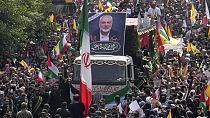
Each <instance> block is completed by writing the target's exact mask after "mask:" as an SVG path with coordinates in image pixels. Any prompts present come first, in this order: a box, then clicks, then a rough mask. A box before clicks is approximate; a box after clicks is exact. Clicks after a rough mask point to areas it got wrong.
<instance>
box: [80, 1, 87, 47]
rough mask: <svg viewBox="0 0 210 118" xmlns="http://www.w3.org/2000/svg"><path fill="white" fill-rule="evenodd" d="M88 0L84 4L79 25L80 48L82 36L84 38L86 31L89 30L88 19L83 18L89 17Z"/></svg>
mask: <svg viewBox="0 0 210 118" xmlns="http://www.w3.org/2000/svg"><path fill="white" fill-rule="evenodd" d="M87 4H88V2H87V0H85V1H84V4H83V9H82V13H81V15H80V17H79V24H80V25H79V26H80V30H81V32H80V48H81V47H82V38H83V34H84V32H89V27H88V20H83V19H88V11H87V10H88V6H87Z"/></svg>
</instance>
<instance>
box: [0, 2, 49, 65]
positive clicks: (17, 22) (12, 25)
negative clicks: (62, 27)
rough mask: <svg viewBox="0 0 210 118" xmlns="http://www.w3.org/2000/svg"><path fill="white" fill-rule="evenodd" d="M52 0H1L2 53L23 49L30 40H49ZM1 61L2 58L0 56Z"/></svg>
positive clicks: (3, 55) (0, 51)
mask: <svg viewBox="0 0 210 118" xmlns="http://www.w3.org/2000/svg"><path fill="white" fill-rule="evenodd" d="M50 6H51V1H50V0H1V1H0V27H1V28H0V45H1V48H0V54H1V56H2V57H8V56H10V53H12V52H14V51H16V50H20V49H22V47H24V46H25V45H26V44H27V43H28V42H29V41H33V42H39V41H41V40H47V38H48V36H49V34H50V32H51V31H52V26H51V25H50V23H49V21H48V12H49V9H50ZM0 62H2V59H1V57H0Z"/></svg>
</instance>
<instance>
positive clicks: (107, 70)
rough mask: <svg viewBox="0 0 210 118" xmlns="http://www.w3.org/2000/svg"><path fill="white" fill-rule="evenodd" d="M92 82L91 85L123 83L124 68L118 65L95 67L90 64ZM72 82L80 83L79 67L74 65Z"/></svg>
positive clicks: (124, 76)
mask: <svg viewBox="0 0 210 118" xmlns="http://www.w3.org/2000/svg"><path fill="white" fill-rule="evenodd" d="M91 69H92V82H93V84H117V83H125V82H126V81H125V80H126V74H125V73H126V67H125V66H119V65H116V64H114V65H107V64H102V65H96V64H92V66H91ZM73 81H76V82H79V81H80V65H74V78H73Z"/></svg>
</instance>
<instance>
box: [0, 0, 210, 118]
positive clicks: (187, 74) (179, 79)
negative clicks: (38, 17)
mask: <svg viewBox="0 0 210 118" xmlns="http://www.w3.org/2000/svg"><path fill="white" fill-rule="evenodd" d="M149 3H151V4H149ZM114 4H115V3H114ZM189 5H190V3H187V2H186V1H185V0H169V1H168V2H167V4H166V5H164V6H161V5H160V6H156V4H155V2H145V1H144V2H142V3H139V4H138V3H137V4H136V5H135V4H132V3H130V2H129V1H127V0H125V1H123V2H121V3H120V4H119V6H117V5H115V6H114V5H113V7H114V8H113V12H127V15H128V17H138V15H140V16H141V17H145V14H147V16H148V17H150V18H155V17H159V18H158V19H157V20H159V21H160V22H162V23H163V24H164V23H165V24H169V25H170V28H171V31H172V34H173V35H174V37H178V38H182V39H183V40H184V44H185V46H184V47H183V49H182V50H183V52H182V55H180V53H179V52H178V51H177V50H169V51H168V52H166V53H163V54H162V59H161V61H160V64H159V65H158V66H157V67H158V69H157V70H156V71H155V72H154V73H152V79H153V80H152V82H151V81H148V82H146V83H144V84H143V87H141V88H142V89H138V90H137V89H133V88H131V89H130V91H129V93H127V94H126V95H125V96H123V98H121V97H120V96H116V97H115V100H114V104H113V105H111V107H107V106H108V105H107V104H106V103H105V100H104V98H102V99H101V100H99V101H98V102H95V103H97V104H92V105H91V107H90V109H89V117H91V118H127V117H128V118H161V117H162V118H166V117H168V118H171V116H172V118H197V117H210V111H209V110H210V107H209V104H210V100H209V99H210V98H209V97H210V96H208V97H207V96H206V93H205V90H206V88H207V86H208V82H209V81H210V58H209V55H210V46H209V44H210V40H209V39H208V36H207V34H208V31H207V30H208V27H206V26H204V25H203V24H202V23H201V22H200V21H201V20H202V19H199V18H198V19H197V22H196V23H195V24H194V26H192V24H191V22H190V21H189V22H188V20H189V18H188V16H187V15H189V14H186V12H187V11H188V10H189V8H188V7H189ZM195 6H196V9H197V10H198V11H199V3H198V2H195ZM77 9H78V10H77V11H76V13H75V14H74V16H71V17H67V16H65V17H63V16H59V15H57V14H56V21H53V22H54V24H55V27H56V24H57V23H58V24H59V23H60V24H61V25H62V22H64V21H69V27H68V28H67V25H64V27H63V26H61V28H57V29H56V30H57V31H56V32H55V33H54V34H53V35H52V40H51V41H49V42H48V41H46V42H41V43H38V44H35V43H33V42H30V44H27V46H26V47H25V49H24V50H23V51H18V52H17V53H16V54H14V55H12V57H13V58H11V59H8V60H6V62H5V66H4V67H3V68H2V69H1V70H2V71H1V73H0V117H1V118H12V117H16V118H33V117H34V118H83V117H84V116H83V111H84V106H83V104H82V103H80V100H79V99H80V97H79V94H75V95H73V94H71V92H70V90H71V89H72V86H71V80H72V65H71V64H72V61H73V60H74V58H75V57H77V56H78V55H79V54H78V52H77V51H74V49H73V48H75V50H76V49H77V47H78V40H77V39H78V38H77V37H78V34H77V30H76V29H73V23H72V21H73V20H74V19H75V18H78V16H79V13H80V11H79V9H80V8H77ZM90 11H100V9H98V7H97V5H94V6H93V7H90ZM200 11H202V10H201V9H200ZM199 13H202V12H199ZM187 18H188V19H187ZM55 22H56V23H55ZM183 24H184V25H183ZM62 32H71V38H70V40H68V42H69V43H71V46H72V49H71V50H69V51H67V52H66V54H65V56H64V57H63V59H62V60H61V61H62V62H63V63H62V64H61V66H60V67H59V70H60V72H61V73H59V77H58V78H57V79H49V80H48V81H45V82H39V81H37V78H38V71H39V70H40V68H42V70H43V72H44V73H47V66H46V62H47V58H46V57H47V56H46V55H47V54H48V51H49V50H51V49H52V48H53V46H54V45H56V43H57V41H58V40H59V37H61V33H62ZM188 42H190V43H192V44H193V45H194V46H196V47H197V49H198V50H199V52H196V53H194V52H193V51H192V50H191V51H189V50H188V49H187V43H188ZM40 49H41V50H40ZM25 58H27V59H28V60H29V62H28V64H29V63H30V68H29V67H23V66H22V65H20V64H19V62H20V61H21V60H22V59H25ZM52 60H54V62H55V63H56V64H59V63H60V61H57V60H58V59H57V58H56V57H54V56H52ZM1 65H3V64H1ZM135 101H137V103H138V105H139V107H140V108H139V109H137V110H135V111H132V110H131V108H130V107H129V105H130V104H131V103H133V102H135ZM170 114H171V116H170Z"/></svg>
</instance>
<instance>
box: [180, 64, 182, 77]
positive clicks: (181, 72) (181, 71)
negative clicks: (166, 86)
mask: <svg viewBox="0 0 210 118" xmlns="http://www.w3.org/2000/svg"><path fill="white" fill-rule="evenodd" d="M180 75H181V76H182V64H181V66H180Z"/></svg>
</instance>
